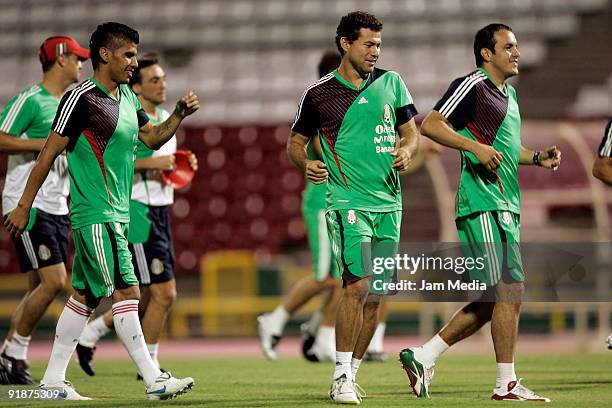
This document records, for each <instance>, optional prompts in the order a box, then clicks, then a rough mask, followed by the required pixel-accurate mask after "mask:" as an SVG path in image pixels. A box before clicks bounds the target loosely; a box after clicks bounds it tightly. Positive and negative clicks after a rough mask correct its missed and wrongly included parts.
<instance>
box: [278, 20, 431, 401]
mask: <svg viewBox="0 0 612 408" xmlns="http://www.w3.org/2000/svg"><path fill="white" fill-rule="evenodd" d="M381 31H382V23H381V22H380V20H378V19H377V18H376V17H375V16H373V15H371V14H368V13H364V12H352V13H349V14H348V15H346V16H344V17H342V19H341V21H340V24H339V25H338V27H337V30H336V45H337V48H338V50H339V52H340V54H341V55H342V62H341V63H340V67H339V68H338V69H337V70H335V71H333V72H332V73H330V74H328V75H325V76H324V77H323V78H321V79H320V80H319V81H317V82H315V83H314V84H313V85H311V86H310V87H309V88H307V89H306V91H305V92H304V95H303V96H302V99H301V101H300V103H299V107H298V112H297V115H296V120H295V122H294V124H293V127H292V132H291V135H290V137H289V140H288V144H287V151H288V154H289V157H290V158H291V160H292V161H293V162H294V163H295V164H296V165H297V166H298V167H299V168H300V169H302V170H303V171H304V172H305V174H306V177H307V178H308V180H309V181H310V182H313V183H315V184H321V183H324V182H327V212H326V218H327V225H328V232H329V235H330V236H331V241H332V250H333V251H334V255H335V257H336V260H337V262H338V266H339V269H340V271H341V273H342V280H343V286H344V289H343V294H342V298H341V300H340V304H339V306H338V312H337V315H336V365H335V370H334V374H333V381H332V387H331V389H330V393H329V395H330V398H331V399H332V400H333V401H334V402H337V403H351V404H359V403H360V402H361V395H362V392H361V390H359V391H358V387H357V386H356V384H355V376H356V373H357V369H358V367H359V365H360V364H361V360H362V358H363V355H364V353H365V351H366V349H367V347H368V345H369V343H370V340H371V338H372V335H373V333H374V331H375V329H376V325H377V323H378V309H379V303H380V299H381V297H382V295H384V294H386V293H387V290H386V289H385V285H386V284H387V283H388V282H389V281H390V280H391V278H392V274H393V273H394V272H395V271H394V270H386V271H384V272H383V273H382V274H378V275H374V274H373V273H372V268H371V259H370V256H369V253H370V252H371V251H378V250H379V249H380V248H385V250H384V251H385V253H387V252H388V253H387V256H394V255H395V251H396V249H397V243H398V241H399V234H400V223H401V213H402V203H401V187H400V181H399V172H400V171H404V170H405V169H406V167H407V166H408V163H409V162H410V159H411V157H412V156H413V155H414V154H415V152H416V151H417V149H418V141H419V134H418V131H417V129H416V125H415V121H414V116H415V115H416V109H415V107H414V104H413V101H412V97H411V96H410V93H409V92H408V90H407V88H406V85H404V82H403V81H402V79H401V77H400V76H399V75H398V74H397V73H396V72H393V71H385V70H382V69H378V68H375V67H374V66H375V64H376V61H377V60H378V56H379V54H380V46H381ZM315 136H319V138H320V140H321V147H322V151H323V161H320V160H312V159H309V158H308V155H307V153H306V148H307V146H308V143H309V142H310V140H311V139H312V138H313V137H315Z"/></svg>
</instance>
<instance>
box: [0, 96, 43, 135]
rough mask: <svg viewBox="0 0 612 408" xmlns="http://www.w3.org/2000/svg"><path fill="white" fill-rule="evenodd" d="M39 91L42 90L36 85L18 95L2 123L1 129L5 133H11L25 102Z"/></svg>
mask: <svg viewBox="0 0 612 408" xmlns="http://www.w3.org/2000/svg"><path fill="white" fill-rule="evenodd" d="M38 92H40V88H39V87H38V86H35V87H33V88H31V89H29V90H28V91H26V92H23V93H22V94H21V95H19V97H17V100H16V101H15V103H14V104H13V106H11V108H10V109H9V112H8V113H7V115H6V118H4V122H2V125H0V131H2V132H4V133H9V132H10V131H11V128H12V127H13V124H14V123H15V119H16V118H17V116H18V115H19V113H20V112H21V108H23V105H24V104H25V102H26V101H27V100H28V98H29V97H30V96H32V95H36V94H37V93H38Z"/></svg>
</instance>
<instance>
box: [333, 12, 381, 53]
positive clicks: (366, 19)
mask: <svg viewBox="0 0 612 408" xmlns="http://www.w3.org/2000/svg"><path fill="white" fill-rule="evenodd" d="M362 28H369V29H370V30H372V31H375V32H380V31H382V28H383V24H382V21H380V20H379V19H377V18H376V17H375V16H374V15H373V14H370V13H367V12H365V11H353V12H352V13H348V14H347V15H346V16H344V17H342V19H341V20H340V24H338V28H336V47H338V51H339V52H340V55H344V50H343V49H342V46H341V45H340V39H341V38H342V37H346V39H347V40H348V42H349V43H352V42H353V41H355V40H356V39H357V38H359V30H361V29H362Z"/></svg>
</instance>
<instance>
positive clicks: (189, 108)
mask: <svg viewBox="0 0 612 408" xmlns="http://www.w3.org/2000/svg"><path fill="white" fill-rule="evenodd" d="M198 109H200V101H199V100H198V96H197V95H196V94H195V93H194V92H193V91H189V92H188V93H187V94H186V95H185V96H183V97H182V98H181V99H179V100H178V102H177V103H176V108H174V112H176V114H177V115H179V116H180V117H182V118H184V117H187V116H189V115H191V114H192V113H194V112H195V111H197V110H198Z"/></svg>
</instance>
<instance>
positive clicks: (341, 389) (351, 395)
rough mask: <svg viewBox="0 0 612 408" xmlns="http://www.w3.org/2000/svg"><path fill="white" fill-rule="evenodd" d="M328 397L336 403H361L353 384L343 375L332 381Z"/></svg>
mask: <svg viewBox="0 0 612 408" xmlns="http://www.w3.org/2000/svg"><path fill="white" fill-rule="evenodd" d="M360 388H361V387H360ZM329 398H331V400H332V401H334V402H335V403H336V404H353V405H359V404H361V397H360V396H359V393H358V392H357V389H356V388H355V384H354V383H353V382H352V381H351V380H348V379H347V378H346V376H345V375H342V376H341V377H340V378H337V379H335V380H334V381H333V382H332V385H331V388H330V389H329Z"/></svg>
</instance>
